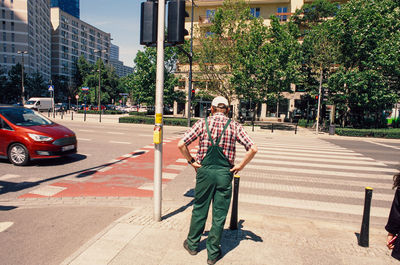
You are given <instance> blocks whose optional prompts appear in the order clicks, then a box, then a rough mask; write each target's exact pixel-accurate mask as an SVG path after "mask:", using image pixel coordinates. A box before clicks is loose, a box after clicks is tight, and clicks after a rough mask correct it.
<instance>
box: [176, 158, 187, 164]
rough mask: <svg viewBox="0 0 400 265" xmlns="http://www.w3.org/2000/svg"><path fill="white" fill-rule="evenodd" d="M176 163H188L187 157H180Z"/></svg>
mask: <svg viewBox="0 0 400 265" xmlns="http://www.w3.org/2000/svg"><path fill="white" fill-rule="evenodd" d="M176 163H187V160H186V159H185V158H179V159H177V160H176Z"/></svg>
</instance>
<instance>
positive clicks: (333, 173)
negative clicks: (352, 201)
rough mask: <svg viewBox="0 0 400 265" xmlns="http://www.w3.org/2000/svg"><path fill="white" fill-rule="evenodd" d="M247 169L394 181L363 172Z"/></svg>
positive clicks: (290, 168)
mask: <svg viewBox="0 0 400 265" xmlns="http://www.w3.org/2000/svg"><path fill="white" fill-rule="evenodd" d="M246 169H257V170H262V171H265V172H267V171H278V172H281V173H282V172H289V173H297V174H298V173H304V174H312V175H317V176H318V175H327V176H344V177H354V178H370V179H376V178H380V179H390V180H392V179H393V175H391V174H390V175H378V174H367V173H363V172H346V171H328V170H322V169H305V168H294V167H289V168H288V167H274V166H267V165H253V164H249V165H247V166H246Z"/></svg>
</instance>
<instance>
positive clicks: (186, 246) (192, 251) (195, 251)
mask: <svg viewBox="0 0 400 265" xmlns="http://www.w3.org/2000/svg"><path fill="white" fill-rule="evenodd" d="M183 247H184V248H185V249H186V250H187V252H189V254H190V255H193V256H194V255H197V253H198V251H197V250H191V249H190V248H189V245H188V242H187V239H186V240H185V241H183Z"/></svg>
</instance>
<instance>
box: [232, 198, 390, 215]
mask: <svg viewBox="0 0 400 265" xmlns="http://www.w3.org/2000/svg"><path fill="white" fill-rule="evenodd" d="M239 202H246V203H254V204H262V205H269V206H277V207H285V208H296V209H302V210H314V211H322V212H334V213H344V214H356V215H362V213H363V207H364V206H363V205H352V204H344V203H335V202H321V201H312V200H301V199H292V198H282V197H272V196H262V195H253V194H243V193H240V194H239ZM389 211H390V209H389V208H381V207H372V208H371V216H375V217H384V218H387V217H388V216H389Z"/></svg>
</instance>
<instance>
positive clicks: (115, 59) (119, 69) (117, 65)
mask: <svg viewBox="0 0 400 265" xmlns="http://www.w3.org/2000/svg"><path fill="white" fill-rule="evenodd" d="M110 65H111V66H112V67H113V68H114V70H115V73H116V74H117V75H118V76H119V77H123V76H127V75H129V74H132V73H133V68H132V67H129V66H126V65H124V63H123V62H121V61H120V60H119V47H118V46H117V45H114V44H112V43H111V49H110Z"/></svg>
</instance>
